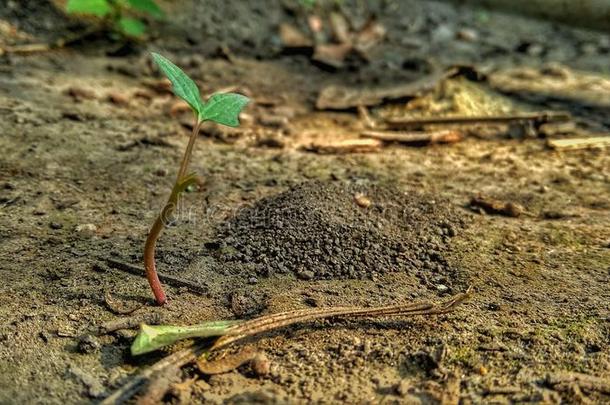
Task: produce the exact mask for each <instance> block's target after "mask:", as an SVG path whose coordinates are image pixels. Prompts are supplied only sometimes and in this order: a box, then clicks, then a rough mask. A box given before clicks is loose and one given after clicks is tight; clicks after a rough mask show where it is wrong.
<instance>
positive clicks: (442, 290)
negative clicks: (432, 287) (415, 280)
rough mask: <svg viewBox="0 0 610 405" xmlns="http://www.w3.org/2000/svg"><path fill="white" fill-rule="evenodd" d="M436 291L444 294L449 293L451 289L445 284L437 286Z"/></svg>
mask: <svg viewBox="0 0 610 405" xmlns="http://www.w3.org/2000/svg"><path fill="white" fill-rule="evenodd" d="M436 291H438V292H441V293H444V292H447V291H449V287H447V286H446V285H445V284H439V285H437V286H436Z"/></svg>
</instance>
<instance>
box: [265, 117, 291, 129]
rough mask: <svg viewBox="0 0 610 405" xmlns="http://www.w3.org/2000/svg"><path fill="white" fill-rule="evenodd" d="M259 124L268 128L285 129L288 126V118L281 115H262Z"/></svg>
mask: <svg viewBox="0 0 610 405" xmlns="http://www.w3.org/2000/svg"><path fill="white" fill-rule="evenodd" d="M258 122H259V123H260V124H261V125H263V126H266V127H274V128H284V127H286V126H288V118H286V117H284V116H281V115H273V114H261V115H260V116H259V117H258Z"/></svg>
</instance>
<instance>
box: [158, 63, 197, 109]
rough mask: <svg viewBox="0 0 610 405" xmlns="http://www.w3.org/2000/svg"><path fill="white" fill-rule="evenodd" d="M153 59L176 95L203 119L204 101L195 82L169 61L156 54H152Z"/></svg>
mask: <svg viewBox="0 0 610 405" xmlns="http://www.w3.org/2000/svg"><path fill="white" fill-rule="evenodd" d="M152 57H153V59H154V61H155V62H156V63H157V65H159V68H160V69H161V71H163V73H164V74H165V76H167V78H168V79H169V81H170V82H172V90H173V91H174V94H175V95H176V96H178V97H180V98H181V99H183V100H184V101H186V102H187V104H188V105H189V106H191V108H192V109H193V111H195V113H197V115H198V116H199V117H201V111H202V109H203V101H201V95H200V94H199V88H197V85H196V84H195V82H194V81H193V80H192V79H191V78H190V77H188V76H187V75H186V73H184V72H183V71H182V69H180V68H179V67H178V66H176V65H174V64H173V63H172V62H170V60H169V59H167V58H165V57H163V56H161V55H159V54H158V53H154V52H152Z"/></svg>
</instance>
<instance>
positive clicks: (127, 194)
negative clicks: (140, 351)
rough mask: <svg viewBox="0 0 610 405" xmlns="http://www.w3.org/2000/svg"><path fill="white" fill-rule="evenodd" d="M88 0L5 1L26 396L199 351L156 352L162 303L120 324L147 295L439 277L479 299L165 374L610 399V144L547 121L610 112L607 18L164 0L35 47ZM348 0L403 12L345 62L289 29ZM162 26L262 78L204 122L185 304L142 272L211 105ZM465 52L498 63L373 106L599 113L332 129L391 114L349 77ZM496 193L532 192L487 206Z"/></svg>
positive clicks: (268, 306) (289, 339)
mask: <svg viewBox="0 0 610 405" xmlns="http://www.w3.org/2000/svg"><path fill="white" fill-rule="evenodd" d="M60 3H61V2H57V3H53V2H49V1H42V0H40V1H32V2H27V6H26V5H23V6H22V5H21V2H15V1H9V0H7V1H2V0H0V45H1V47H2V50H3V51H2V54H1V55H0V150H2V154H1V156H0V190H1V191H0V279H1V280H2V285H1V286H0V293H1V294H2V301H1V303H0V369H1V370H2V373H0V403H6V404H9V403H11V404H12V403H20V404H21V403H23V404H31V403H45V404H60V403H61V404H72V403H96V402H99V401H100V400H102V399H103V398H104V397H106V396H108V395H109V394H110V393H112V392H113V391H114V390H116V389H118V388H119V387H120V386H121V385H122V384H124V383H125V382H127V381H129V380H130V378H131V377H132V376H133V375H135V373H137V372H138V371H139V370H141V369H143V368H146V367H149V366H150V365H152V364H154V363H155V362H156V361H157V360H159V359H161V358H162V357H164V356H165V355H167V354H168V353H169V352H170V351H171V350H172V348H170V349H167V350H163V351H160V352H159V353H152V354H149V355H144V356H141V357H136V358H134V357H132V356H131V355H130V354H129V346H130V344H131V342H132V340H133V337H134V336H135V329H133V328H125V329H119V330H114V331H112V332H110V333H101V332H100V331H103V330H104V328H105V327H108V325H113V324H115V322H117V321H121V320H123V319H129V320H130V321H132V323H134V324H137V323H138V322H139V321H146V322H149V323H168V324H180V325H188V324H194V323H198V322H203V321H207V320H212V319H232V318H250V317H253V316H256V315H261V314H269V313H275V312H280V311H286V310H292V309H304V308H313V307H326V306H339V305H341V306H343V305H365V306H376V305H388V304H393V303H407V302H411V301H419V300H425V301H433V302H438V301H441V300H443V299H445V298H446V297H448V296H450V295H452V294H455V293H459V292H463V291H464V290H466V288H467V287H469V286H471V287H472V288H473V290H474V294H473V297H472V299H470V301H468V302H467V303H465V304H463V305H462V306H460V307H458V308H457V309H456V310H455V311H454V312H452V313H449V314H446V315H440V316H435V317H414V318H409V319H375V320H366V319H362V320H341V319H333V320H327V321H317V322H311V323H307V324H303V325H298V326H293V327H289V328H285V329H283V330H280V331H278V332H276V333H273V334H270V335H264V336H261V337H259V338H257V339H254V340H250V341H248V342H247V345H248V346H249V347H252V348H254V349H255V350H258V351H260V352H263V353H265V355H266V356H267V358H268V359H269V362H270V364H269V373H267V374H265V375H263V376H261V375H259V374H260V373H256V372H254V371H253V370H252V369H251V367H249V366H243V367H240V368H238V369H237V370H234V371H232V372H229V373H225V374H220V375H213V376H206V375H202V374H201V373H199V372H197V371H196V370H195V369H194V368H191V367H186V368H185V369H184V370H182V372H181V376H180V377H181V379H182V380H181V381H180V382H179V384H175V385H174V386H173V387H172V389H171V390H170V391H169V392H168V393H167V395H165V397H164V401H167V402H172V403H311V402H315V403H318V402H320V403H337V402H340V401H344V402H347V403H426V404H427V403H447V404H449V403H512V402H527V403H604V402H609V401H610V390H609V389H608V387H609V386H610V382H609V381H610V344H609V343H610V342H609V340H610V338H609V336H610V292H609V291H608V283H609V282H610V155H609V154H608V149H585V150H570V151H555V150H552V149H550V148H549V147H547V146H546V141H547V139H544V138H549V139H564V138H573V137H581V136H589V135H591V134H596V135H599V136H607V132H608V130H609V129H610V115H609V114H608V111H609V109H610V101H609V100H610V97H609V96H608V94H610V84H609V83H610V76H609V70H610V64H608V58H609V56H610V37H609V36H608V35H607V34H604V33H599V32H594V31H587V30H584V29H576V28H571V27H567V26H561V25H557V24H550V23H547V22H543V21H536V20H530V19H525V18H521V17H516V16H509V15H504V14H499V13H496V12H493V11H489V10H482V9H473V8H465V7H456V6H454V5H449V4H444V3H437V2H433V1H421V2H420V1H396V2H394V1H371V2H360V1H353V2H352V1H343V2H340V4H339V5H338V6H337V5H335V6H332V5H330V6H326V7H327V8H322V9H319V10H318V9H315V11H308V10H307V9H305V8H303V7H302V6H300V5H299V2H296V1H294V2H292V1H249V2H237V1H235V2H232V1H220V0H219V1H203V0H202V1H181V2H161V4H162V6H163V7H164V9H165V10H166V12H167V13H168V15H169V16H170V17H171V18H169V19H167V20H166V21H163V22H151V25H150V29H149V33H150V38H149V39H148V40H147V41H142V42H137V43H129V44H126V43H124V42H121V41H117V40H116V39H113V38H114V36H112V35H109V34H108V33H106V32H96V33H94V34H88V35H86V36H84V37H83V38H81V39H80V40H75V41H73V42H71V43H70V46H68V47H64V48H61V49H54V50H50V51H46V52H30V51H24V50H23V49H22V50H19V46H21V45H23V44H32V43H54V42H55V41H57V40H58V39H61V38H74V37H75V36H76V37H78V36H79V35H81V34H83V33H84V31H86V30H88V29H89V27H90V22H89V21H82V20H79V19H76V18H74V17H68V16H66V15H64V14H63V13H62V12H61V8H58V7H57V5H59V4H60ZM332 3H333V4H335V2H332ZM332 7H339V8H340V10H339V11H341V12H342V13H343V14H344V15H345V16H347V18H348V20H349V21H350V24H351V27H352V28H353V29H358V28H362V27H364V26H365V25H366V22H367V21H369V17H371V16H373V15H374V16H376V21H378V22H379V23H381V24H382V25H383V27H384V28H385V30H386V32H387V34H386V36H385V38H384V39H383V40H381V41H380V42H379V43H378V44H377V45H376V46H374V47H373V48H372V49H371V50H370V51H369V52H368V53H367V54H366V56H367V57H366V58H365V57H363V56H362V55H360V56H358V54H357V53H356V54H352V55H350V56H349V57H348V58H347V59H346V60H345V63H344V65H342V66H341V67H336V66H335V67H332V66H328V65H325V64H321V63H320V62H319V61H318V62H314V61H312V60H311V52H310V51H307V52H301V51H299V52H296V53H295V52H292V51H291V52H286V51H285V50H284V49H283V46H282V42H281V41H280V37H279V34H278V32H279V31H278V29H279V27H278V26H279V24H280V23H287V24H291V25H292V26H294V27H296V28H298V29H300V30H302V31H303V32H307V24H308V16H309V15H310V14H311V13H313V12H315V13H316V14H317V15H320V16H322V17H321V18H322V21H323V22H325V21H327V20H326V16H327V15H328V12H329V10H330V9H332ZM335 11H336V9H335ZM325 24H326V23H325ZM148 51H158V52H161V53H163V54H164V55H166V56H168V57H169V58H170V59H172V60H173V61H175V62H176V63H177V64H178V65H180V66H182V67H184V68H185V71H187V73H188V74H189V75H191V76H192V77H193V78H194V79H195V80H196V81H197V83H198V84H199V86H200V88H201V89H202V92H203V93H204V94H211V93H212V92H214V91H218V90H224V91H226V90H227V89H230V90H231V91H239V92H242V93H244V94H246V95H248V96H249V97H250V98H252V100H253V101H252V103H251V104H250V105H249V106H248V107H247V109H246V111H245V112H244V114H243V115H242V118H241V121H242V125H241V126H240V127H239V128H237V129H228V128H223V127H219V126H214V125H206V126H205V127H204V130H203V131H202V136H201V137H200V139H198V141H197V144H196V145H195V151H194V155H193V159H192V164H191V167H190V169H191V170H192V171H195V172H197V173H198V174H199V175H200V177H201V179H202V184H201V185H200V186H199V187H198V188H195V189H194V190H190V192H188V193H185V194H184V196H183V198H182V199H181V201H180V205H179V207H178V210H177V212H176V214H175V217H174V218H173V221H172V222H171V224H170V226H169V227H168V229H166V230H165V232H164V233H163V235H162V236H161V238H160V240H159V246H158V250H157V263H158V267H159V270H160V271H161V272H162V273H163V274H164V275H166V276H169V277H174V279H179V280H180V281H181V282H179V283H175V282H170V283H167V284H166V286H165V287H166V289H167V292H168V295H169V297H170V301H169V304H168V305H167V306H165V307H162V308H159V307H156V306H155V305H154V303H153V300H152V297H151V293H150V291H149V288H148V285H147V282H146V280H145V278H144V277H143V270H142V272H141V273H139V272H138V271H139V270H140V269H141V267H142V265H141V262H142V250H143V244H144V240H145V238H146V235H147V232H148V229H149V227H150V225H151V224H152V223H153V221H154V219H155V217H156V215H157V213H158V212H159V210H160V209H161V207H162V205H163V203H164V201H165V199H166V198H167V195H168V194H169V191H170V189H171V187H172V185H173V181H174V176H175V172H176V170H177V166H178V164H179V163H178V162H179V161H180V159H181V156H182V153H183V151H184V148H185V146H186V143H187V141H188V135H189V133H190V127H191V126H192V122H191V117H190V115H189V112H188V111H185V109H184V108H183V106H181V104H180V103H177V101H176V99H175V98H174V97H173V96H172V95H171V93H170V92H168V89H167V87H164V82H162V81H160V78H161V77H160V75H159V72H158V71H157V70H156V69H155V68H154V67H153V66H152V64H151V61H150V57H149V55H148ZM457 64H462V65H463V64H469V65H472V66H473V67H474V68H475V69H476V71H477V72H478V73H479V74H477V75H473V74H471V75H461V76H458V77H450V78H446V79H443V80H442V82H440V83H438V85H437V86H434V88H433V89H431V90H427V91H424V92H421V93H420V92H418V93H417V94H409V95H407V96H405V97H402V98H400V99H398V100H396V99H393V100H391V101H387V100H386V101H384V102H382V103H378V104H376V105H374V106H372V107H371V108H370V113H371V115H372V117H373V118H374V119H376V120H380V121H381V120H383V118H384V117H387V116H389V115H395V114H398V113H400V114H402V115H407V116H422V115H423V116H430V115H451V114H466V115H468V114H470V115H481V114H506V113H515V112H521V113H523V112H532V111H542V110H552V111H568V112H570V113H571V114H572V116H573V117H574V119H573V123H571V126H567V127H566V126H563V127H562V126H560V125H556V126H552V125H551V126H549V125H546V126H543V127H538V128H533V129H532V128H529V129H528V128H525V129H524V128H517V129H515V128H513V127H499V128H498V127H489V126H476V127H472V128H469V129H468V130H467V131H466V132H465V133H466V136H465V138H464V139H463V140H462V141H461V142H457V143H453V144H447V145H429V146H425V147H417V148H415V147H409V146H404V145H399V144H390V145H385V146H383V147H382V148H379V149H376V150H375V151H373V152H370V153H327V154H321V153H315V152H311V150H315V149H316V148H312V145H319V144H326V145H327V144H332V143H335V142H338V141H345V140H351V139H354V138H358V137H359V135H360V132H361V131H362V130H363V128H364V127H365V122H364V121H365V120H364V119H363V117H362V116H359V115H358V114H357V113H356V111H355V109H347V110H341V111H327V110H317V109H316V108H315V105H316V99H317V97H318V95H319V94H320V92H321V91H322V90H323V89H324V88H326V87H327V86H329V85H333V86H343V87H345V86H347V88H349V89H353V90H354V91H355V92H357V91H360V93H359V94H362V89H367V91H369V90H370V89H375V88H387V87H388V86H389V87H392V88H394V87H398V86H400V85H403V84H405V83H410V82H412V81H414V80H418V79H422V78H426V77H429V76H430V75H431V74H433V73H434V72H439V71H440V72H445V71H447V69H449V67H450V66H453V65H457ZM471 72H472V71H471ZM472 76H477V77H476V78H473V77H472ZM532 131H535V133H534V134H533V135H532ZM477 195H481V196H484V197H486V198H493V199H495V200H498V201H500V202H504V203H511V204H513V205H518V206H519V207H521V208H520V210H519V213H520V215H518V216H516V217H515V216H503V215H490V214H487V213H486V212H485V210H483V209H482V208H480V207H478V208H477V207H471V206H470V201H471V199H472V197H474V196H477ZM117 263H123V266H120V265H117ZM130 266H131V267H130ZM134 266H135V267H134ZM133 268H135V269H136V270H135V274H134V273H133V272H130V271H125V269H133ZM125 309H129V310H130V311H125ZM124 312H130V313H129V314H125V313H124ZM238 349H239V347H234V348H232V350H234V351H236V350H238Z"/></svg>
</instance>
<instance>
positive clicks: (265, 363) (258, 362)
mask: <svg viewBox="0 0 610 405" xmlns="http://www.w3.org/2000/svg"><path fill="white" fill-rule="evenodd" d="M251 367H252V371H254V374H256V375H257V376H258V377H264V376H266V375H269V372H270V371H271V362H270V361H269V359H268V358H267V356H266V355H265V354H264V353H258V354H257V355H256V356H255V357H254V358H253V359H252V363H251Z"/></svg>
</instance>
